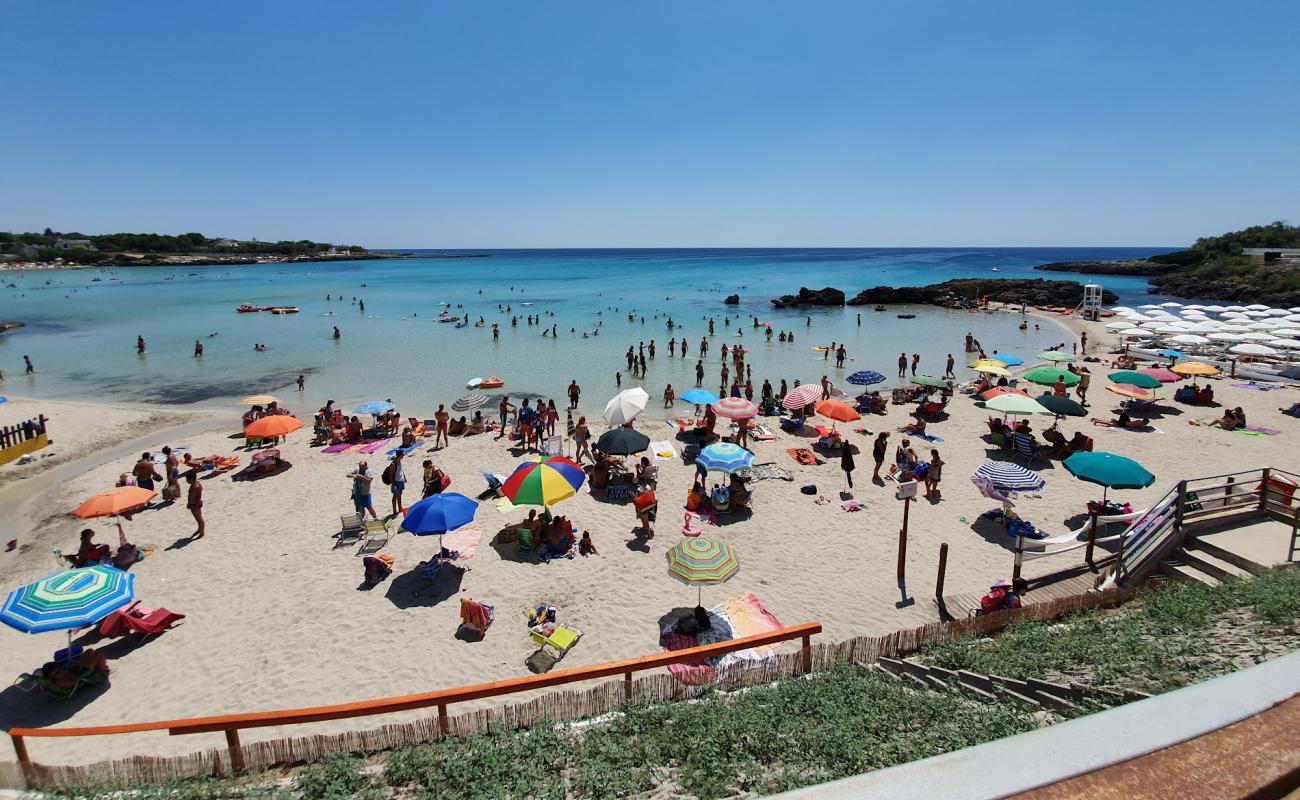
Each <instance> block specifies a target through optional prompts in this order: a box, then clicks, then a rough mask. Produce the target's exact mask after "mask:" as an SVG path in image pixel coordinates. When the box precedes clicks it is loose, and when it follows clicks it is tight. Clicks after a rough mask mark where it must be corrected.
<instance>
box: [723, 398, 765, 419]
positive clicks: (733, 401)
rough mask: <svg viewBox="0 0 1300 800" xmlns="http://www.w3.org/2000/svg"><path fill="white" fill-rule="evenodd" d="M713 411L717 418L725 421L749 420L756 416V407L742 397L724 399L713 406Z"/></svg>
mask: <svg viewBox="0 0 1300 800" xmlns="http://www.w3.org/2000/svg"><path fill="white" fill-rule="evenodd" d="M713 410H714V411H715V412H716V413H717V415H718V416H719V417H726V418H727V419H750V418H752V417H757V416H758V406H756V405H754V404H753V403H751V402H750V401H748V400H746V399H745V398H743V397H726V398H723V399H722V400H719V401H718V402H716V403H714V404H713Z"/></svg>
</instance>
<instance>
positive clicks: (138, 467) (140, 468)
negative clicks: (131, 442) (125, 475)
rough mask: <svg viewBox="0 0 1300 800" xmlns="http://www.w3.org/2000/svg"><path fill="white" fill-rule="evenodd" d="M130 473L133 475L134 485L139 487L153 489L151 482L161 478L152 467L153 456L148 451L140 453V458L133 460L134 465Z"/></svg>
mask: <svg viewBox="0 0 1300 800" xmlns="http://www.w3.org/2000/svg"><path fill="white" fill-rule="evenodd" d="M131 474H132V475H133V476H135V485H136V486H139V487H140V488H141V489H148V490H149V491H151V492H152V491H153V482H154V481H160V480H162V476H161V475H159V474H158V471H157V470H155V469H154V468H153V456H152V455H150V454H149V453H141V454H140V460H139V461H137V462H135V467H133V468H132V469H131Z"/></svg>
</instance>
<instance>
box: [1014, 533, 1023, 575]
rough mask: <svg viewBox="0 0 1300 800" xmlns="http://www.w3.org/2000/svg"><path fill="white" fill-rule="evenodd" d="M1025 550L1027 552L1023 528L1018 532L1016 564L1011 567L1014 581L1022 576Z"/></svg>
mask: <svg viewBox="0 0 1300 800" xmlns="http://www.w3.org/2000/svg"><path fill="white" fill-rule="evenodd" d="M1024 552H1025V534H1024V529H1023V528H1022V529H1021V532H1020V533H1017V534H1016V563H1015V566H1014V567H1012V568H1011V580H1013V581H1014V580H1018V579H1019V578H1020V564H1021V561H1023V560H1024V559H1023V556H1024Z"/></svg>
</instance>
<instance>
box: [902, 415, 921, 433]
mask: <svg viewBox="0 0 1300 800" xmlns="http://www.w3.org/2000/svg"><path fill="white" fill-rule="evenodd" d="M898 432H899V433H911V434H918V433H925V420H924V419H922V418H921V416H920V414H919V413H918V414H917V415H916V416H915V418H914V419H913V421H912V422H909V423H908V424H906V425H904V426H903V427H901V428H899V429H898Z"/></svg>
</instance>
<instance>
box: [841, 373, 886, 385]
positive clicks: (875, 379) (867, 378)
mask: <svg viewBox="0 0 1300 800" xmlns="http://www.w3.org/2000/svg"><path fill="white" fill-rule="evenodd" d="M844 380H846V381H848V382H849V383H851V384H853V385H855V386H871V385H873V384H877V383H884V382H885V376H884V375H881V374H880V373H879V372H872V371H871V370H869V369H864V370H860V371H858V372H855V373H853V374H852V375H850V376H849V377H847V378H845V379H844Z"/></svg>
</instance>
